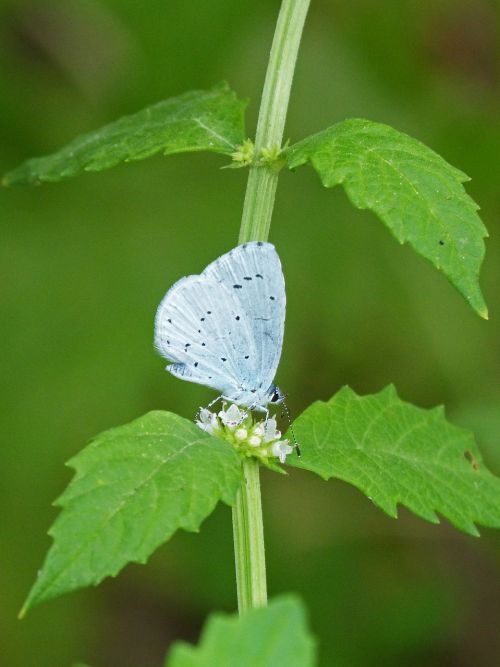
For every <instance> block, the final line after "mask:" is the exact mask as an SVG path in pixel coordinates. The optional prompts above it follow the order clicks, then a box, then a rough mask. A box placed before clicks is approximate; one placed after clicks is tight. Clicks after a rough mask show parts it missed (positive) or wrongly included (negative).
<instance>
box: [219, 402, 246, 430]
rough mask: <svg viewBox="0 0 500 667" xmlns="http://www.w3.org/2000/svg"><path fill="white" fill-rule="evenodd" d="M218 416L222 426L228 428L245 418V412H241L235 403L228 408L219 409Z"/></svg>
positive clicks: (233, 426)
mask: <svg viewBox="0 0 500 667" xmlns="http://www.w3.org/2000/svg"><path fill="white" fill-rule="evenodd" d="M219 417H220V420H221V422H222V423H223V424H224V426H227V427H228V428H230V429H233V428H235V427H236V426H238V425H239V424H241V422H242V421H243V420H244V419H245V417H246V413H245V412H242V411H241V410H240V409H239V408H238V406H237V405H234V404H233V405H231V407H230V408H229V410H226V411H224V410H221V411H220V412H219Z"/></svg>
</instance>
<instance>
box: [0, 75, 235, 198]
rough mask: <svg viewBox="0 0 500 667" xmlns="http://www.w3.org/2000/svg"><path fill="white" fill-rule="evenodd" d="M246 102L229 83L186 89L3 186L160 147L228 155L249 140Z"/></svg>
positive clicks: (104, 165) (25, 167) (34, 162)
mask: <svg viewBox="0 0 500 667" xmlns="http://www.w3.org/2000/svg"><path fill="white" fill-rule="evenodd" d="M245 107H246V102H243V101H241V100H238V98H237V97H236V95H235V93H233V92H232V91H231V90H230V89H229V87H228V85H227V84H225V83H223V84H219V85H218V86H215V87H214V88H212V89H211V90H208V91H202V90H194V91H191V92H188V93H184V95H180V96H179V97H172V98H169V99H167V100H163V102H158V103H157V104H154V105H153V106H150V107H147V108H146V109H143V110H142V111H139V112H138V113H135V114H133V115H131V116H125V117H123V118H120V119H119V120H117V121H115V122H113V123H110V124H109V125H106V126H104V127H102V128H101V129H100V130H96V131H94V132H90V133H88V134H84V135H82V136H81V137H78V138H76V139H74V140H73V141H72V142H71V143H69V144H68V145H67V146H65V147H64V148H62V149H61V150H60V151H57V153H53V154H52V155H47V156H45V157H41V158H34V159H31V160H27V161H26V162H24V163H23V164H22V165H21V166H20V167H18V168H17V169H14V170H13V171H11V172H9V173H8V174H6V176H5V177H4V179H3V185H33V184H36V183H41V182H42V181H61V180H63V179H65V178H69V177H70V176H75V175H76V174H80V173H82V172H84V171H102V170H103V169H109V167H114V166H115V165H116V164H118V163H120V162H130V161H132V160H142V159H143V158H146V157H149V156H150V155H154V154H155V153H159V152H163V154H164V155H169V154H172V153H185V152H188V151H212V152H214V153H223V154H224V155H229V154H231V153H232V152H233V151H235V149H236V146H237V145H238V144H241V143H242V142H243V140H244V139H245V136H244V121H243V113H244V110H245Z"/></svg>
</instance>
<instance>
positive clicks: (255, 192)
mask: <svg viewBox="0 0 500 667" xmlns="http://www.w3.org/2000/svg"><path fill="white" fill-rule="evenodd" d="M309 3H310V0H283V2H282V3H281V9H280V13H279V16H278V22H277V25H276V30H275V33H274V39H273V45H272V47H271V54H270V56H269V64H268V66H267V72H266V80H265V83H264V90H263V93H262V100H261V105H260V111H259V120H258V123H257V133H256V138H255V154H256V156H257V157H258V156H259V155H260V151H261V149H262V148H266V147H269V148H271V147H273V146H276V145H278V146H281V142H282V139H283V130H284V127H285V118H286V112H287V109H288V100H289V98H290V88H291V86H292V80H293V72H294V69H295V62H296V60H297V52H298V49H299V44H300V38H301V36H302V30H303V28H304V22H305V19H306V14H307V10H308V8H309ZM277 185H278V171H277V170H275V169H273V168H271V167H269V166H260V167H257V166H253V167H250V170H249V175H248V182H247V189H246V194H245V203H244V205H243V215H242V220H241V227H240V236H239V243H245V242H246V241H267V238H268V236H269V227H270V225H271V216H272V213H273V207H274V197H275V194H276V186H277ZM242 472H243V481H242V485H241V488H240V490H239V492H238V496H237V499H236V505H235V506H234V508H233V535H234V555H235V563H236V585H237V589H238V609H239V612H240V614H243V613H244V612H246V611H248V610H249V609H252V608H254V607H262V606H265V605H266V604H267V586H266V559H265V552H264V527H263V521H262V504H261V495H260V480H259V463H258V461H257V460H255V459H245V460H244V461H243V463H242Z"/></svg>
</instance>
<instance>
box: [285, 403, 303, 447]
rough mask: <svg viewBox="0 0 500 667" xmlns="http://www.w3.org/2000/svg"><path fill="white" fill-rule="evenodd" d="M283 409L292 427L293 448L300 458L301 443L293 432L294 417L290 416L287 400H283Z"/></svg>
mask: <svg viewBox="0 0 500 667" xmlns="http://www.w3.org/2000/svg"><path fill="white" fill-rule="evenodd" d="M283 407H284V409H285V414H286V416H287V419H288V424H289V426H290V433H291V434H292V438H293V448H294V449H295V452H296V453H297V456H300V455H301V452H300V447H299V443H298V442H297V438H296V437H295V431H294V430H293V424H292V417H291V415H290V410H289V409H288V405H287V404H286V403H285V399H283Z"/></svg>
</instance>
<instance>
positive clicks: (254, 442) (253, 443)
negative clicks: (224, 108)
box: [247, 435, 262, 447]
mask: <svg viewBox="0 0 500 667" xmlns="http://www.w3.org/2000/svg"><path fill="white" fill-rule="evenodd" d="M247 442H248V444H249V445H250V446H251V447H259V446H260V443H261V442H262V438H259V436H258V435H252V437H251V438H248V440H247Z"/></svg>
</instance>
